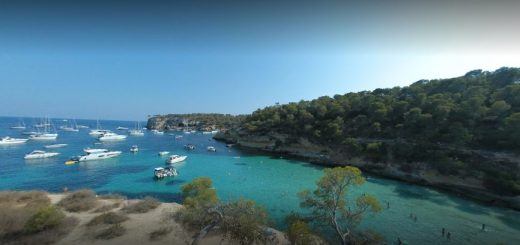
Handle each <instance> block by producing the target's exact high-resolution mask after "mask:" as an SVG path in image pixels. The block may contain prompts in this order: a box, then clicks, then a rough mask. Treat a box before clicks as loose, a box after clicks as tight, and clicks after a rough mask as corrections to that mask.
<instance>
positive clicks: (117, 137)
mask: <svg viewBox="0 0 520 245" xmlns="http://www.w3.org/2000/svg"><path fill="white" fill-rule="evenodd" d="M124 139H126V135H121V134H116V133H104V134H102V135H101V136H100V137H99V138H98V140H99V141H116V140H124Z"/></svg>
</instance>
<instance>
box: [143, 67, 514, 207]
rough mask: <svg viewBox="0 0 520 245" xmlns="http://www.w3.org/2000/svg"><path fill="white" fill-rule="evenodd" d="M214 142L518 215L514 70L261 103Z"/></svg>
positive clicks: (479, 71) (474, 72) (475, 73)
mask: <svg viewBox="0 0 520 245" xmlns="http://www.w3.org/2000/svg"><path fill="white" fill-rule="evenodd" d="M149 123H150V122H149ZM215 138H216V139H218V140H223V141H226V142H228V143H234V144H237V145H238V146H239V147H243V148H250V149H255V150H260V151H263V152H267V153H273V154H282V155H287V156H294V157H299V158H304V159H306V160H308V161H311V162H314V163H318V164H323V165H330V166H342V165H354V166H357V167H360V168H361V169H363V170H364V171H367V172H370V173H373V174H378V175H382V176H385V177H390V178H394V179H399V180H402V181H407V182H411V183H417V184H422V185H429V186H435V187H437V188H441V189H445V190H449V191H451V192H455V193H457V194H459V195H463V196H466V197H471V198H474V199H478V200H481V201H484V202H486V203H489V204H493V205H502V206H507V207H510V208H514V209H517V210H520V198H519V195H520V176H519V175H520V156H519V155H518V153H519V152H520V69H519V68H501V69H498V70H496V71H494V72H487V71H482V70H474V71H470V72H468V73H467V74H465V75H464V76H461V77H455V78H450V79H435V80H421V81H418V82H415V83H413V84H412V85H410V86H407V87H394V88H387V89H375V90H373V91H362V92H357V93H347V94H344V95H335V96H334V97H332V98H331V97H328V96H323V97H320V98H318V99H315V100H311V101H300V102H297V103H289V104H285V105H274V106H269V107H266V108H264V109H259V110H257V111H255V112H253V113H252V114H251V115H248V116H246V117H244V118H241V119H240V120H237V121H236V122H235V123H233V124H229V125H227V127H226V130H223V131H222V132H220V133H218V134H217V135H215Z"/></svg>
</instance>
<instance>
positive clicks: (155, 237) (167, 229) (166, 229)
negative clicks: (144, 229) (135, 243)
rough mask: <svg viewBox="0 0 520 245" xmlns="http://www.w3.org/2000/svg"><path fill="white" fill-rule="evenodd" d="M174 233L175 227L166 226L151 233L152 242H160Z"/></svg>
mask: <svg viewBox="0 0 520 245" xmlns="http://www.w3.org/2000/svg"><path fill="white" fill-rule="evenodd" d="M172 231H173V227H171V226H165V227H161V228H159V229H157V230H155V231H152V232H150V235H149V236H150V240H152V241H156V240H159V239H161V238H163V237H164V236H166V235H168V234H170V232H172Z"/></svg>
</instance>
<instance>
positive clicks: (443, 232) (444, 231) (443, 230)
mask: <svg viewBox="0 0 520 245" xmlns="http://www.w3.org/2000/svg"><path fill="white" fill-rule="evenodd" d="M445 233H446V229H444V227H442V236H444V234H445Z"/></svg>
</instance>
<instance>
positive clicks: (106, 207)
mask: <svg viewBox="0 0 520 245" xmlns="http://www.w3.org/2000/svg"><path fill="white" fill-rule="evenodd" d="M119 206H121V202H115V203H112V204H107V205H103V206H101V207H99V208H96V209H94V210H93V211H92V213H105V212H108V211H111V210H113V209H116V208H119Z"/></svg>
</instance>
